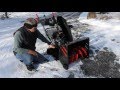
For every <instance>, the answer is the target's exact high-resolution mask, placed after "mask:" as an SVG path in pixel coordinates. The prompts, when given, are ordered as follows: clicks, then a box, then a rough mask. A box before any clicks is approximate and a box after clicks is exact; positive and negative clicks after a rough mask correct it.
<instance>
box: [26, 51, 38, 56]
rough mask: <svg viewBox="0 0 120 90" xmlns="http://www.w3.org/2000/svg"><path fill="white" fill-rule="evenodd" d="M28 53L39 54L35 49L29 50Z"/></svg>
mask: <svg viewBox="0 0 120 90" xmlns="http://www.w3.org/2000/svg"><path fill="white" fill-rule="evenodd" d="M28 53H29V54H32V55H34V56H37V52H35V51H33V50H29V51H28Z"/></svg>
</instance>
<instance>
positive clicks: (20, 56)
mask: <svg viewBox="0 0 120 90" xmlns="http://www.w3.org/2000/svg"><path fill="white" fill-rule="evenodd" d="M37 54H38V56H33V55H31V54H28V53H24V54H16V55H15V56H16V58H17V59H18V60H20V61H22V62H23V63H24V64H25V65H30V64H32V62H39V63H41V62H44V61H48V60H47V59H46V58H45V57H44V56H43V55H41V54H40V53H38V52H37Z"/></svg>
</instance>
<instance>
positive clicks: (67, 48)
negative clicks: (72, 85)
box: [45, 16, 89, 69]
mask: <svg viewBox="0 0 120 90" xmlns="http://www.w3.org/2000/svg"><path fill="white" fill-rule="evenodd" d="M52 18H54V20H55V17H54V16H53V17H52ZM47 21H49V20H47ZM56 22H57V23H55V25H54V26H57V27H56V31H54V30H53V34H51V35H52V36H49V37H52V40H50V41H54V44H55V46H56V48H55V49H48V50H47V53H48V54H50V55H53V57H55V58H56V59H58V60H60V62H61V63H62V65H63V67H64V68H65V69H68V68H69V65H70V64H71V63H73V62H75V61H77V60H79V59H84V58H89V38H88V37H86V38H81V39H79V40H75V41H73V37H72V34H71V30H70V27H69V26H70V25H68V24H67V22H66V20H65V19H64V18H63V17H62V16H57V20H56ZM48 24H49V22H47V25H48ZM49 25H51V24H49ZM52 27H53V24H52ZM51 30H52V29H51ZM45 32H46V33H47V35H50V34H49V30H48V29H47V30H45Z"/></svg>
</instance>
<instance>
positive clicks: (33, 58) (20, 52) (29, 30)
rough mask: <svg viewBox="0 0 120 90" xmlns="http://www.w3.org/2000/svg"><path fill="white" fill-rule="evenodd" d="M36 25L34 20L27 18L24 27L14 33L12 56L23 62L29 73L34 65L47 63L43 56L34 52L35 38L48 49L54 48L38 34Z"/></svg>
mask: <svg viewBox="0 0 120 90" xmlns="http://www.w3.org/2000/svg"><path fill="white" fill-rule="evenodd" d="M37 25H38V23H37V21H36V20H35V19H34V18H28V19H27V20H26V21H25V23H24V25H23V26H22V27H21V28H19V29H18V30H17V31H16V32H14V48H13V52H14V55H15V56H16V58H17V59H19V60H20V61H21V62H23V63H24V64H25V65H26V67H27V69H28V70H30V71H32V70H34V69H35V66H34V63H36V62H38V63H40V62H42V61H48V60H47V59H46V58H45V57H44V56H43V55H41V54H40V53H38V52H37V51H35V49H36V47H35V44H36V40H37V38H39V39H40V40H42V41H43V42H45V43H47V44H48V45H49V48H55V47H54V46H53V45H51V43H50V42H49V41H48V40H47V39H46V38H45V37H44V36H43V35H42V34H41V33H40V32H39V30H38V29H37Z"/></svg>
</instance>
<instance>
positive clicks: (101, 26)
mask: <svg viewBox="0 0 120 90" xmlns="http://www.w3.org/2000/svg"><path fill="white" fill-rule="evenodd" d="M36 13H37V14H38V15H43V14H44V13H43V12H41V13H39V12H15V13H11V15H10V16H11V18H10V19H6V20H0V78H67V77H68V76H69V74H70V73H71V72H72V73H74V75H75V78H84V77H86V76H85V75H84V74H83V72H82V70H81V69H80V65H81V64H82V62H81V61H78V62H75V63H73V64H71V65H70V68H69V69H68V70H65V69H63V67H62V65H61V63H60V62H59V61H55V60H53V57H51V56H48V55H46V56H45V57H46V58H49V60H50V62H48V63H44V64H40V65H39V67H38V70H39V71H38V72H36V73H30V72H28V71H27V70H26V67H25V66H24V65H23V64H22V63H21V62H19V60H17V59H16V58H15V56H14V55H13V53H12V48H13V32H14V31H16V30H17V29H18V28H19V27H21V26H22V25H23V21H24V20H25V19H26V18H28V17H35V14H36ZM45 13H46V14H49V13H50V12H45ZM86 13H87V12H85V13H83V14H84V15H81V16H82V17H83V18H81V16H80V18H79V19H78V20H79V22H80V23H85V24H88V25H89V27H88V28H89V29H90V30H89V31H87V33H86V32H85V33H83V34H84V36H85V37H90V45H93V46H95V47H96V48H98V49H99V50H103V48H104V47H107V48H108V49H109V50H110V51H113V52H114V53H115V54H116V55H117V57H118V58H120V35H119V33H120V20H119V15H120V13H119V12H114V14H113V12H112V13H110V14H109V15H110V16H112V15H113V16H115V18H113V19H109V20H97V19H89V20H87V18H85V17H86V16H85V15H86ZM84 16H85V17H84ZM38 29H39V31H40V32H41V33H42V34H44V35H45V32H44V30H43V28H42V26H41V25H40V24H39V25H38ZM113 39H115V40H113ZM112 40H113V41H112ZM36 47H37V49H36V50H37V51H38V52H40V53H44V52H45V51H46V50H47V47H48V45H47V44H46V43H43V42H41V41H40V40H38V41H37V43H36ZM118 63H120V60H119V61H118Z"/></svg>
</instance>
